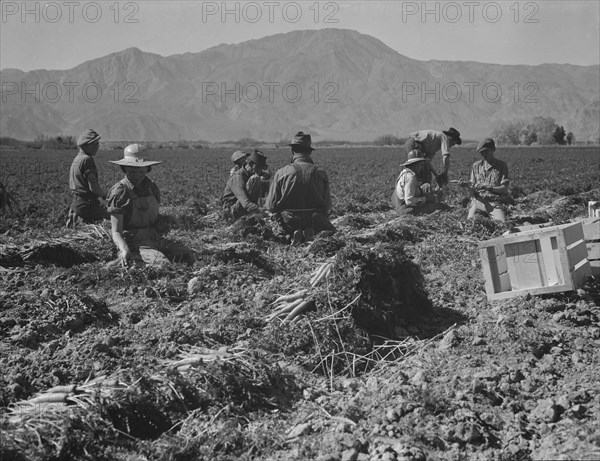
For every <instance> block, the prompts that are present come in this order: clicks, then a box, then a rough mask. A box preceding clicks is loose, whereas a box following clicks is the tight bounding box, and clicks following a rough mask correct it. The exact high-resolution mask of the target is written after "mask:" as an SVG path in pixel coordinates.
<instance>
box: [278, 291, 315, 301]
mask: <svg viewBox="0 0 600 461" xmlns="http://www.w3.org/2000/svg"><path fill="white" fill-rule="evenodd" d="M306 293H308V290H306V289H304V290H300V291H297V292H296V293H292V294H289V295H284V296H280V297H279V298H277V299H276V300H275V301H273V304H277V303H279V302H282V301H285V302H289V301H296V300H297V299H299V298H303V297H304V295H305V294H306Z"/></svg>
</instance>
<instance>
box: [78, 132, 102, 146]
mask: <svg viewBox="0 0 600 461" xmlns="http://www.w3.org/2000/svg"><path fill="white" fill-rule="evenodd" d="M99 140H100V135H99V134H98V133H96V131H94V130H92V129H91V128H88V129H87V130H85V131H84V132H83V133H81V134H80V135H79V137H78V138H77V146H79V147H81V146H85V145H86V144H91V143H93V142H96V141H99Z"/></svg>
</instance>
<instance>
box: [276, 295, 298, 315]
mask: <svg viewBox="0 0 600 461" xmlns="http://www.w3.org/2000/svg"><path fill="white" fill-rule="evenodd" d="M302 301H303V299H302V298H300V299H296V300H295V301H292V302H290V303H287V304H286V305H284V306H282V307H281V308H279V309H277V310H276V311H274V312H273V314H275V315H280V314H284V313H286V312H290V311H292V310H293V309H294V308H295V307H296V306H297V305H298V304H300V303H301V302H302Z"/></svg>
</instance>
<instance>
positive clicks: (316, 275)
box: [265, 260, 334, 323]
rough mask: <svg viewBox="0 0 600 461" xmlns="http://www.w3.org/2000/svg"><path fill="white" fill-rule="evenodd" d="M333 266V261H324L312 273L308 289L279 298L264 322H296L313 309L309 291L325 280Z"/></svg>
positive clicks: (274, 302)
mask: <svg viewBox="0 0 600 461" xmlns="http://www.w3.org/2000/svg"><path fill="white" fill-rule="evenodd" d="M333 266H334V262H333V261H331V260H328V261H325V262H324V263H322V264H321V265H320V266H319V267H318V268H317V269H316V270H315V271H314V272H313V273H312V275H311V278H310V282H309V284H310V288H303V289H302V290H300V291H297V292H295V293H292V294H288V295H284V296H280V297H279V298H277V299H276V300H275V301H273V304H274V306H275V308H274V310H273V312H271V314H269V315H268V316H267V317H266V318H265V320H266V321H267V322H272V321H273V320H275V319H279V320H281V321H282V322H283V323H295V322H297V321H298V320H299V319H300V316H301V315H302V314H304V313H305V312H307V311H308V310H310V309H311V308H314V305H315V303H314V301H313V300H312V299H311V293H310V290H311V289H314V288H316V287H318V286H319V285H320V284H321V283H323V281H324V280H326V279H327V277H328V276H329V274H330V273H331V271H332V269H333Z"/></svg>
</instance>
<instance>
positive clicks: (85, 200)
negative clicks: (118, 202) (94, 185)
mask: <svg viewBox="0 0 600 461" xmlns="http://www.w3.org/2000/svg"><path fill="white" fill-rule="evenodd" d="M71 211H73V212H74V213H75V214H76V215H77V216H79V217H80V218H81V219H83V221H84V222H86V223H92V222H95V221H102V220H103V219H108V215H107V213H106V207H105V206H104V205H102V204H101V203H100V200H99V199H98V198H97V197H82V196H81V195H76V194H74V195H73V201H72V202H71Z"/></svg>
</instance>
